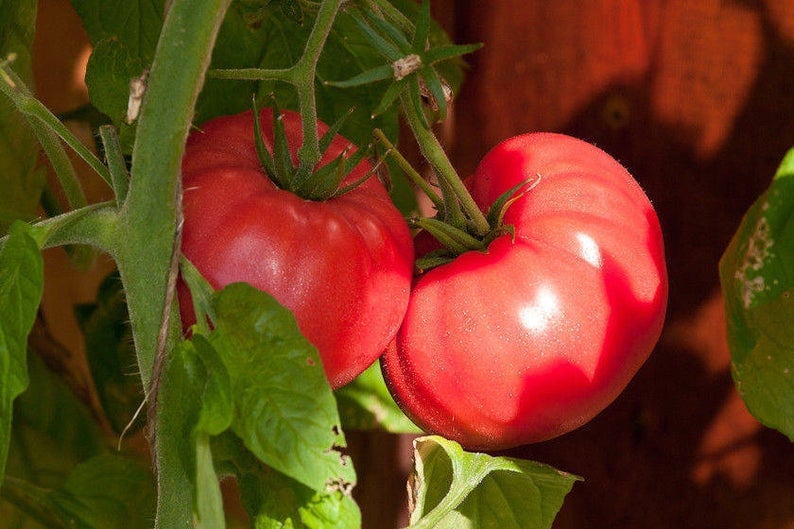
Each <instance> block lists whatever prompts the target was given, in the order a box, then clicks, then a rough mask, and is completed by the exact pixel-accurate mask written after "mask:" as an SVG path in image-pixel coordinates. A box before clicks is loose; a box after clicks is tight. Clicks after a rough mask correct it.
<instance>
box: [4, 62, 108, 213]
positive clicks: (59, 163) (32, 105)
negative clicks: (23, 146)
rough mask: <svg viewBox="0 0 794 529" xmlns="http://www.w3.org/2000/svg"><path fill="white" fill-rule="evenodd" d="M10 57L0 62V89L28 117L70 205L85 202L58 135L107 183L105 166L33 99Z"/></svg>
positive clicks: (75, 205)
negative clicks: (10, 64)
mask: <svg viewBox="0 0 794 529" xmlns="http://www.w3.org/2000/svg"><path fill="white" fill-rule="evenodd" d="M12 61H13V57H11V58H9V59H8V60H5V61H3V62H2V63H0V92H2V93H3V94H5V95H6V96H8V97H9V98H10V99H11V101H12V102H13V103H14V105H15V106H16V107H17V109H18V110H19V111H20V112H21V113H22V114H23V115H24V116H25V117H26V118H27V119H28V122H29V123H30V126H31V127H32V128H33V131H34V132H35V134H36V136H37V137H38V139H39V141H40V142H41V144H42V147H43V148H44V150H45V151H46V153H47V155H48V156H49V157H50V160H51V162H52V164H53V168H54V169H55V173H56V175H57V176H58V179H59V180H60V182H61V185H62V186H63V188H64V192H65V193H66V196H67V198H68V199H69V202H70V204H71V206H72V207H73V208H75V207H81V206H83V205H85V203H86V201H85V195H84V194H83V190H82V187H81V186H80V182H79V181H78V180H77V177H76V176H75V173H74V169H73V168H72V165H71V162H70V161H69V158H68V157H67V156H66V152H65V151H64V149H63V146H62V145H61V143H60V141H59V140H58V137H60V139H61V140H63V142H64V143H66V145H68V146H69V147H70V148H71V149H72V150H74V152H76V153H77V154H78V156H80V158H82V159H83V160H84V161H85V162H86V163H87V164H88V165H89V166H90V167H91V168H92V169H93V170H94V171H95V172H96V173H97V174H98V175H99V176H100V177H102V179H103V180H105V182H107V183H108V185H110V172H109V171H108V168H107V167H105V165H104V164H103V163H102V162H101V161H100V160H99V158H97V157H96V155H94V153H93V152H91V150H90V149H88V147H86V146H85V145H84V144H83V143H82V142H81V141H80V140H79V139H77V137H76V136H75V135H74V134H72V132H71V131H70V130H69V129H68V128H67V127H66V125H64V124H63V122H62V121H61V120H59V119H58V118H57V117H56V116H55V115H54V114H53V113H52V112H50V111H49V109H48V108H47V107H45V106H44V104H43V103H42V102H41V101H39V100H38V99H36V98H35V97H34V96H33V94H32V93H31V91H30V89H29V88H28V87H27V86H26V85H25V84H24V82H23V81H22V79H20V78H19V76H18V75H17V74H16V73H15V72H14V71H13V70H12V69H11V68H9V66H8V65H9V63H11V62H12Z"/></svg>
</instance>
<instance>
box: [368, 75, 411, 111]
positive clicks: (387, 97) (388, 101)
mask: <svg viewBox="0 0 794 529" xmlns="http://www.w3.org/2000/svg"><path fill="white" fill-rule="evenodd" d="M405 87H406V81H405V80H401V81H397V82H394V83H392V84H391V85H390V86H389V88H387V89H386V92H385V93H384V94H383V98H381V100H380V103H378V106H377V107H375V110H373V111H372V117H377V116H380V115H381V114H384V113H386V111H388V110H389V108H391V106H392V105H393V104H394V102H395V101H397V100H398V99H399V98H400V95H401V94H402V91H403V88H405Z"/></svg>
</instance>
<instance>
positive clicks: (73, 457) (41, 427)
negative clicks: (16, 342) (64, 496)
mask: <svg viewBox="0 0 794 529" xmlns="http://www.w3.org/2000/svg"><path fill="white" fill-rule="evenodd" d="M28 375H29V378H30V384H29V385H28V388H27V389H26V390H25V391H24V392H23V393H22V394H21V395H20V396H19V397H18V398H17V399H16V400H15V401H14V423H13V426H14V428H13V430H12V436H11V446H10V450H9V456H8V466H7V472H6V475H7V477H8V479H9V480H11V482H13V483H14V484H15V485H18V486H21V487H23V488H25V489H31V490H38V491H39V493H40V494H36V495H34V496H33V497H29V498H28V500H29V501H33V502H34V503H33V504H30V503H29V502H28V503H27V504H24V505H21V506H20V505H17V504H16V503H14V502H0V520H4V521H6V522H7V525H3V527H4V529H5V528H6V527H7V528H8V529H20V528H28V527H30V526H31V525H30V524H34V523H35V522H34V520H35V519H36V518H40V516H41V512H42V510H44V511H48V510H52V509H51V507H52V506H51V505H50V504H49V503H42V502H43V501H45V500H43V499H42V498H41V496H42V495H44V496H46V495H47V494H49V492H51V491H53V490H55V489H58V488H59V487H61V486H62V485H63V483H64V482H65V480H66V479H67V476H68V475H69V473H70V472H71V471H72V470H73V469H74V468H75V467H76V466H77V465H78V464H79V463H81V462H83V461H86V460H88V459H90V458H92V457H95V456H98V455H102V454H103V453H105V451H106V449H107V447H106V445H105V441H104V440H103V438H102V436H101V432H100V429H99V427H98V426H97V424H96V422H95V421H94V418H93V417H92V416H91V414H90V413H89V411H88V409H87V408H86V407H85V406H84V405H83V404H82V403H80V402H79V401H78V400H77V399H76V397H75V396H74V394H72V392H71V391H70V389H69V388H68V387H67V386H66V384H64V383H63V381H62V380H60V379H59V378H58V377H57V376H56V375H55V374H53V373H52V372H51V371H50V370H49V369H48V368H47V367H46V366H45V365H44V363H43V362H42V360H41V359H40V358H39V357H38V356H36V355H35V354H33V353H29V354H28ZM9 486H10V485H9V484H8V483H5V484H4V485H3V488H2V489H0V497H2V496H7V493H8V490H9ZM20 507H23V508H24V509H22V508H20ZM26 513H27V514H26ZM34 527H37V528H38V527H40V525H39V524H35V525H34ZM45 527H46V524H45Z"/></svg>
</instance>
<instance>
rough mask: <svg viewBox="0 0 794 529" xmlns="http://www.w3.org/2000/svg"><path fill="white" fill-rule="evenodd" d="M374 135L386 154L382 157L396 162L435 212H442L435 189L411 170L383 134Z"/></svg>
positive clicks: (377, 132)
mask: <svg viewBox="0 0 794 529" xmlns="http://www.w3.org/2000/svg"><path fill="white" fill-rule="evenodd" d="M374 134H375V138H376V139H377V140H378V141H379V142H380V143H382V144H383V146H384V147H386V153H385V154H384V155H383V157H384V158H386V156H390V155H391V156H392V157H393V158H394V159H395V161H396V162H397V165H399V166H400V169H402V170H403V171H404V172H405V174H406V175H407V176H408V178H410V179H411V182H413V183H414V185H416V187H418V188H419V189H421V190H422V193H424V194H425V196H427V198H429V199H430V201H431V202H432V203H433V205H434V206H435V208H436V210H438V211H440V212H443V211H444V201H443V200H442V198H441V197H440V196H439V195H438V193H436V191H435V189H433V186H431V185H430V184H429V183H428V181H427V180H425V179H424V178H422V175H420V174H419V172H418V171H417V170H416V169H414V168H413V166H412V165H411V163H410V162H409V161H408V160H406V159H405V157H404V156H403V155H402V154H401V153H400V151H398V150H397V147H395V145H394V144H393V143H392V142H391V141H389V138H387V137H386V134H384V133H383V131H382V130H380V129H375V131H374Z"/></svg>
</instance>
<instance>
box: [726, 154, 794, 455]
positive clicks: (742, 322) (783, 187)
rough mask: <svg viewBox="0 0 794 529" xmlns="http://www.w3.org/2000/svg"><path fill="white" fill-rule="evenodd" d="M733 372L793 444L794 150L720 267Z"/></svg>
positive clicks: (757, 410) (757, 411) (750, 401)
mask: <svg viewBox="0 0 794 529" xmlns="http://www.w3.org/2000/svg"><path fill="white" fill-rule="evenodd" d="M720 281H721V284H722V289H723V292H724V294H725V307H726V313H727V327H728V342H729V345H730V350H731V358H732V360H733V362H732V373H733V377H734V380H735V382H736V387H737V389H738V391H739V394H740V395H741V396H742V398H743V399H744V401H745V403H746V404H747V407H748V409H749V410H750V412H751V413H752V414H753V415H755V416H756V417H757V418H758V419H759V420H760V421H761V422H762V423H764V424H766V425H767V426H770V427H772V428H775V429H777V430H779V431H781V432H783V433H784V434H785V435H787V436H788V437H789V438H790V439H792V440H794V324H792V322H794V150H792V151H790V152H789V153H788V154H787V155H786V157H785V159H784V160H783V163H782V164H781V166H780V168H779V169H778V172H777V174H776V175H775V178H774V180H773V181H772V184H771V185H770V187H769V189H768V190H767V191H766V192H765V193H763V194H762V195H761V196H760V197H759V198H758V200H756V202H755V203H754V204H753V206H752V207H751V208H750V209H749V210H748V211H747V213H746V215H745V217H744V219H743V220H742V223H741V226H739V229H738V230H737V232H736V234H735V235H734V237H733V239H732V241H731V243H730V245H729V246H728V248H727V249H726V250H725V253H724V254H723V256H722V259H721V261H720Z"/></svg>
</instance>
